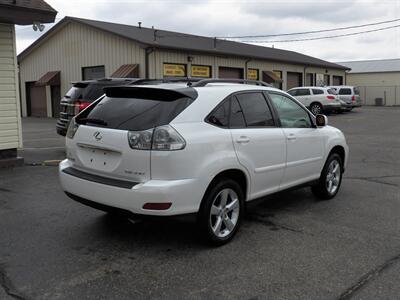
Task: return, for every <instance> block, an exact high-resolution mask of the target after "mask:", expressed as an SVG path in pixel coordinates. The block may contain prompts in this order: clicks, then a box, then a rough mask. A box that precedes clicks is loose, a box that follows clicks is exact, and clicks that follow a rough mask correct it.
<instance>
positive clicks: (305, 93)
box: [296, 89, 310, 96]
mask: <svg viewBox="0 0 400 300" xmlns="http://www.w3.org/2000/svg"><path fill="white" fill-rule="evenodd" d="M308 95H310V89H297V93H296V96H308Z"/></svg>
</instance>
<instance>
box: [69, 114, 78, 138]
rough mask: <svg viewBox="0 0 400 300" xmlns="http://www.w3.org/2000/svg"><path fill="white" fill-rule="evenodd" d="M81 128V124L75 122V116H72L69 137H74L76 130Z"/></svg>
mask: <svg viewBox="0 0 400 300" xmlns="http://www.w3.org/2000/svg"><path fill="white" fill-rule="evenodd" d="M78 128H79V124H78V123H76V122H75V118H72V120H71V122H69V126H68V130H67V138H70V139H72V138H74V135H75V133H76V131H77V130H78Z"/></svg>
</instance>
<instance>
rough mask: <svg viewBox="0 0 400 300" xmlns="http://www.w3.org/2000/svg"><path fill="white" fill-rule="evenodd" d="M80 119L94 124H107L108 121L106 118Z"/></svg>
mask: <svg viewBox="0 0 400 300" xmlns="http://www.w3.org/2000/svg"><path fill="white" fill-rule="evenodd" d="M79 121H82V122H85V123H87V122H89V123H93V124H99V125H104V126H107V122H106V121H104V120H101V119H92V118H82V119H80V120H79Z"/></svg>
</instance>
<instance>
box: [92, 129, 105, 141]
mask: <svg viewBox="0 0 400 300" xmlns="http://www.w3.org/2000/svg"><path fill="white" fill-rule="evenodd" d="M93 137H94V139H95V140H96V141H100V140H101V139H102V138H103V136H102V135H101V132H100V131H96V132H95V133H93Z"/></svg>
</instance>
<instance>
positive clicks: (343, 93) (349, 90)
mask: <svg viewBox="0 0 400 300" xmlns="http://www.w3.org/2000/svg"><path fill="white" fill-rule="evenodd" d="M339 95H351V89H340V90H339Z"/></svg>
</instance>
